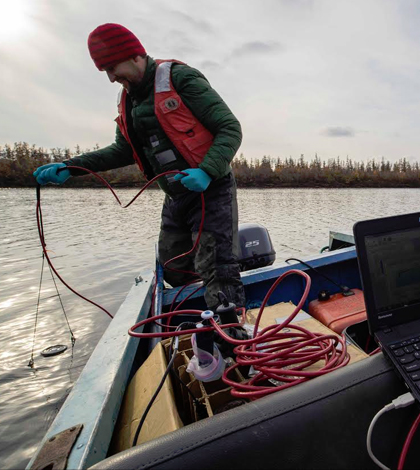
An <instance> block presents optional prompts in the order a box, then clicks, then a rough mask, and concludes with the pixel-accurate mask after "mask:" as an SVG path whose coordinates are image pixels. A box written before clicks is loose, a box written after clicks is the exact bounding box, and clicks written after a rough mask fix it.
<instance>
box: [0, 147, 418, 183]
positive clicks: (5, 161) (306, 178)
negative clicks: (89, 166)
mask: <svg viewBox="0 0 420 470" xmlns="http://www.w3.org/2000/svg"><path fill="white" fill-rule="evenodd" d="M97 148H98V147H97V146H96V147H95V148H94V149H93V150H96V149H97ZM88 151H90V150H89V149H85V150H82V149H81V148H80V147H79V146H76V147H75V150H74V151H71V150H70V149H68V148H64V149H61V148H53V149H49V150H46V149H44V148H41V147H36V146H35V145H29V144H28V143H26V142H18V143H15V144H14V145H13V146H10V145H4V146H0V187H32V186H35V185H36V181H35V179H34V177H33V176H32V173H33V172H34V171H35V169H36V168H38V167H39V166H41V165H45V164H47V163H52V162H54V163H55V162H62V161H64V160H67V159H69V158H71V157H73V156H75V155H80V154H82V153H85V152H88ZM232 167H233V171H234V173H235V176H236V180H237V183H238V186H239V187H255V188H256V187H267V188H277V187H420V166H419V163H418V162H414V163H413V162H411V163H410V161H409V160H407V158H401V159H400V160H398V161H397V162H392V163H391V162H389V161H386V160H385V158H384V157H382V158H381V159H380V160H377V159H375V158H371V159H368V160H367V162H357V161H354V160H352V159H350V158H348V157H347V158H345V159H342V158H340V157H336V158H329V159H328V160H326V161H325V160H322V159H321V158H320V157H319V156H318V155H317V154H315V156H314V157H313V158H312V159H310V160H307V159H306V158H305V156H304V155H300V157H299V158H296V159H294V158H292V157H288V158H285V159H282V158H279V157H278V158H272V157H270V156H264V157H262V158H261V159H251V160H247V159H246V158H245V156H244V155H243V154H241V155H240V156H239V157H235V159H234V160H233V162H232ZM105 179H106V180H107V181H108V182H109V183H110V184H111V185H113V186H126V187H131V186H141V185H143V184H144V183H145V181H146V180H145V178H144V177H143V175H142V174H141V173H140V171H139V170H138V169H137V167H136V165H130V166H127V167H123V168H118V169H115V170H111V171H108V172H106V175H105ZM66 186H68V187H101V186H102V183H101V182H100V181H99V180H98V179H97V178H95V177H94V176H91V175H88V176H84V177H83V178H71V179H69V180H68V181H67V182H66Z"/></svg>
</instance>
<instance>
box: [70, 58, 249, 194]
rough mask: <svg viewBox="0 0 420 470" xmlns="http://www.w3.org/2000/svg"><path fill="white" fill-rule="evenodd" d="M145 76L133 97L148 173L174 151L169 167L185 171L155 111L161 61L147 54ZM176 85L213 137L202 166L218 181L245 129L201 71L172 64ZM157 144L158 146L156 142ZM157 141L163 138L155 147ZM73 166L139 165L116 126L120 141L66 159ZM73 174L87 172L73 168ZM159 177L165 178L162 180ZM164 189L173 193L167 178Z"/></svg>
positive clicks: (153, 172)
mask: <svg viewBox="0 0 420 470" xmlns="http://www.w3.org/2000/svg"><path fill="white" fill-rule="evenodd" d="M147 60H148V63H147V68H146V72H145V75H144V78H143V80H142V83H141V84H140V86H139V87H138V88H137V89H135V90H133V91H132V92H131V93H130V95H129V97H130V101H131V105H132V109H131V115H132V118H133V121H132V122H133V128H134V131H135V132H134V135H135V138H136V142H133V143H134V145H135V148H136V151H137V154H138V155H139V157H140V159H141V160H142V162H143V166H144V170H145V173H146V175H147V177H148V179H150V178H151V177H153V176H155V175H156V174H157V172H158V166H157V164H156V159H155V158H154V155H155V154H156V153H159V152H162V151H164V150H167V149H172V150H173V152H174V153H175V154H176V156H177V160H176V162H174V163H173V165H172V167H169V168H165V169H166V170H170V169H179V170H182V169H185V168H188V166H189V165H188V164H187V163H186V162H185V160H184V159H183V157H182V156H181V155H180V153H179V152H178V150H177V149H176V148H175V147H174V146H173V144H172V142H170V141H169V139H168V137H167V136H166V134H165V133H164V132H163V130H162V127H161V126H160V124H159V121H158V119H157V117H156V116H155V113H154V80H155V72H156V62H155V61H154V60H153V59H151V58H150V57H148V59H147ZM172 83H173V85H174V87H175V89H176V91H177V92H178V94H179V95H180V97H181V99H182V101H183V102H184V104H185V105H186V106H187V107H188V108H189V109H190V110H191V112H192V113H193V114H194V115H195V117H196V118H197V119H198V120H199V121H200V122H201V123H202V124H203V125H204V127H206V128H207V129H208V130H209V131H210V132H211V133H212V134H213V136H214V141H213V145H212V146H211V147H210V149H209V151H208V152H207V154H206V155H205V157H204V159H203V161H202V162H201V163H200V165H199V167H200V168H201V169H202V170H204V171H205V172H206V173H208V174H209V175H210V176H211V177H212V179H218V178H221V177H223V176H225V175H226V174H228V173H229V171H230V162H231V161H232V159H233V157H234V156H235V153H236V152H237V150H238V148H239V146H240V144H241V140H242V132H241V126H240V124H239V121H238V120H237V119H236V118H235V116H234V115H233V114H232V112H231V111H230V109H229V108H228V107H227V105H226V104H225V102H224V101H223V100H222V98H221V97H220V96H219V95H218V94H217V93H216V91H215V90H213V88H212V87H211V86H210V84H209V82H208V81H207V80H206V78H205V77H204V76H203V75H202V74H201V73H200V72H199V71H198V70H196V69H194V68H192V67H189V66H188V65H183V64H176V63H175V64H173V66H172ZM152 142H153V143H154V145H152ZM156 142H159V144H158V145H156ZM66 163H67V164H69V165H75V166H82V167H84V168H87V169H89V170H92V171H95V172H96V171H105V170H111V169H113V168H119V167H122V166H126V165H131V164H133V163H134V159H133V152H132V149H131V146H130V145H129V144H128V142H127V141H126V140H125V138H124V137H123V135H122V134H121V132H120V130H119V129H118V126H117V131H116V138H115V142H114V143H113V144H112V145H109V146H108V147H105V148H102V149H100V150H97V151H94V152H89V153H86V154H84V155H80V156H78V157H74V158H72V159H70V160H68V161H66ZM71 173H72V174H73V175H80V174H82V172H79V171H77V170H71ZM160 180H164V178H161V179H160ZM159 184H160V186H161V188H162V189H163V190H164V191H165V192H167V193H168V194H171V189H170V188H169V187H168V185H167V183H166V181H159Z"/></svg>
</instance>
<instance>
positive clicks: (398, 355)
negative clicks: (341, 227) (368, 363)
mask: <svg viewBox="0 0 420 470" xmlns="http://www.w3.org/2000/svg"><path fill="white" fill-rule="evenodd" d="M353 233H354V238H355V244H356V251H357V259H358V263H359V270H360V275H361V280H362V286H363V293H364V297H365V303H366V313H367V319H368V324H369V331H370V334H371V335H373V336H374V337H375V339H376V341H377V343H378V344H379V346H380V347H381V349H382V351H383V352H384V353H385V354H386V355H387V356H388V357H389V358H390V360H391V361H392V363H393V365H394V367H395V368H396V370H397V371H398V372H399V373H400V375H401V376H402V378H403V379H404V381H405V383H406V385H407V386H408V388H409V389H410V391H411V393H412V394H413V395H414V397H415V398H416V399H417V400H418V401H420V212H416V213H414V214H404V215H397V216H393V217H385V218H380V219H371V220H365V221H361V222H357V223H356V224H355V225H354V227H353Z"/></svg>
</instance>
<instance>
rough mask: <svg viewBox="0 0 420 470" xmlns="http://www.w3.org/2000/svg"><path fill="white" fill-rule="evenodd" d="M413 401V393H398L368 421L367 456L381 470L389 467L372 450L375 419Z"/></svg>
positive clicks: (386, 469) (387, 469)
mask: <svg viewBox="0 0 420 470" xmlns="http://www.w3.org/2000/svg"><path fill="white" fill-rule="evenodd" d="M414 402H415V399H414V397H413V395H412V394H411V393H410V392H407V393H404V395H400V396H399V397H398V398H396V399H395V400H392V402H391V403H388V405H385V406H384V407H383V408H382V409H381V410H379V411H378V412H377V413H376V415H375V416H374V417H373V419H372V421H371V423H370V426H369V429H368V433H367V437H366V448H367V451H368V454H369V457H370V458H371V459H372V460H373V461H374V462H375V463H376V465H378V467H380V468H381V469H382V470H390V468H389V467H387V466H386V465H384V464H383V463H382V462H381V461H380V460H379V459H378V458H377V457H376V456H375V454H374V453H373V450H372V434H373V428H374V427H375V425H376V423H377V421H378V420H379V418H380V417H381V416H382V415H384V414H385V413H387V412H388V411H391V410H397V409H399V408H405V407H406V406H409V405H412V404H413V403H414ZM410 440H411V439H410ZM407 450H408V448H407ZM404 458H405V457H404Z"/></svg>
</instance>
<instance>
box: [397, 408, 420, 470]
mask: <svg viewBox="0 0 420 470" xmlns="http://www.w3.org/2000/svg"><path fill="white" fill-rule="evenodd" d="M419 424H420V414H419V415H418V416H417V418H416V419H415V420H414V422H413V424H412V425H411V428H410V431H409V433H408V435H407V438H406V440H405V442H404V447H403V450H402V452H401V455H400V459H399V461H398V467H397V469H398V470H403V468H404V464H405V458H406V457H407V453H408V449H409V448H410V445H411V440H412V439H413V436H414V434H415V432H416V431H417V428H418V426H419Z"/></svg>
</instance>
